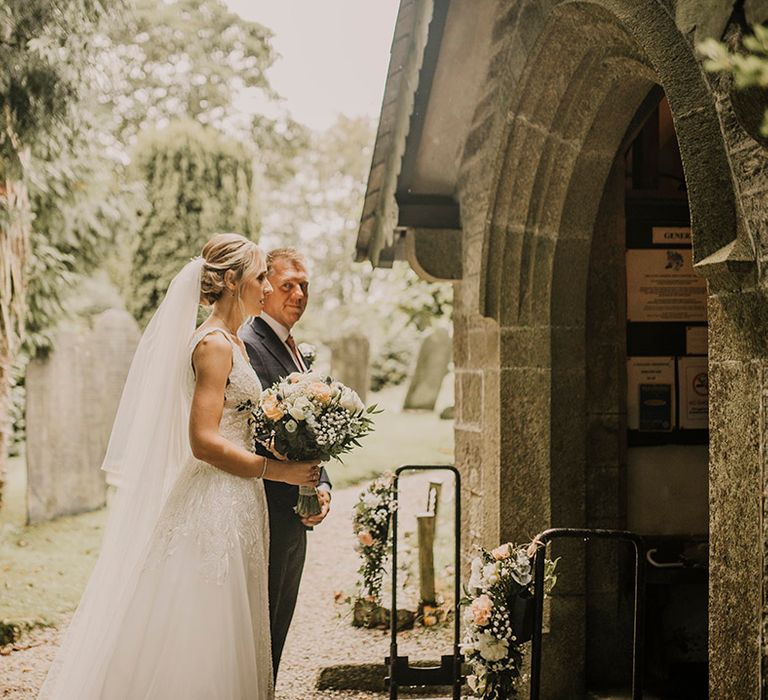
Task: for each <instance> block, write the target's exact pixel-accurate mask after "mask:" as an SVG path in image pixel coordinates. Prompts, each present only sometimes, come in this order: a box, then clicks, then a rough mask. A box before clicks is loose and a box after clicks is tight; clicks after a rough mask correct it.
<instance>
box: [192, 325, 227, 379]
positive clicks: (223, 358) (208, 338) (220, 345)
mask: <svg viewBox="0 0 768 700" xmlns="http://www.w3.org/2000/svg"><path fill="white" fill-rule="evenodd" d="M192 365H193V366H194V368H195V371H196V372H197V373H198V374H199V373H200V372H212V371H216V370H219V371H224V370H226V372H227V373H229V370H230V369H231V367H232V343H231V341H230V340H228V339H227V337H226V336H225V335H224V332H223V331H219V330H217V329H213V328H212V329H210V331H209V332H207V333H205V334H204V335H203V336H202V337H201V338H200V340H198V341H197V343H196V345H195V348H194V350H193V351H192Z"/></svg>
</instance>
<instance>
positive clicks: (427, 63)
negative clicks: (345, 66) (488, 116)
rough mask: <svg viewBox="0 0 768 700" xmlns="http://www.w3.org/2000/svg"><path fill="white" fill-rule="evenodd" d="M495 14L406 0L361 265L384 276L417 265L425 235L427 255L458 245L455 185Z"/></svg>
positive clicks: (484, 4)
mask: <svg viewBox="0 0 768 700" xmlns="http://www.w3.org/2000/svg"><path fill="white" fill-rule="evenodd" d="M494 6H495V2H494V0H472V1H471V2H467V1H466V0H402V2H401V4H400V10H399V12H398V16H397V21H396V24H395V32H394V38H393V41H392V48H391V51H390V65H389V71H388V73H387V82H386V85H385V90H384V99H383V103H382V108H381V116H380V119H379V128H378V131H377V134H376V143H375V147H374V152H373V159H372V163H371V169H370V173H369V177H368V186H367V189H366V195H365V202H364V206H363V212H362V216H361V221H360V226H359V229H358V237H357V246H356V260H358V261H362V260H365V259H368V260H370V261H371V262H372V264H373V265H374V266H377V267H391V265H392V262H393V261H394V260H396V259H401V260H402V259H409V260H411V257H412V255H411V254H409V252H408V250H409V249H410V250H411V251H413V249H414V247H415V244H413V242H412V243H411V245H407V244H406V239H407V237H408V235H409V234H411V235H412V236H413V235H415V233H417V232H418V231H428V234H427V238H428V240H429V246H430V247H432V246H434V245H435V243H436V242H437V243H438V244H439V242H440V241H444V242H445V243H446V244H449V242H450V245H455V244H456V242H457V241H459V244H460V237H459V236H457V235H455V234H456V233H457V232H459V231H460V229H461V217H460V212H459V205H458V202H457V200H456V197H455V193H456V182H457V177H458V170H459V164H460V161H461V156H462V152H463V148H464V142H465V140H466V136H467V134H468V132H469V130H470V126H471V122H472V117H473V114H474V109H475V105H476V102H477V99H478V93H479V90H480V86H481V84H482V82H483V80H482V79H483V77H484V71H485V68H486V65H487V61H488V58H489V53H490V45H491V28H492V24H493V22H492V19H493V10H494ZM441 231H442V232H447V233H448V235H445V236H441V235H440V233H439V232H441ZM422 247H423V246H422ZM449 257H451V256H450V255H449ZM455 258H456V256H455V255H454V256H453V259H454V261H455ZM411 262H412V264H413V261H412V260H411ZM459 262H460V261H459Z"/></svg>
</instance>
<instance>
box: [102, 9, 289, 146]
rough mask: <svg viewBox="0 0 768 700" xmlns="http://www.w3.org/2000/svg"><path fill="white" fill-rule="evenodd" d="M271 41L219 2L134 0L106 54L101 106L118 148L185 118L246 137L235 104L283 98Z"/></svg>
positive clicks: (246, 126) (248, 123) (247, 125)
mask: <svg viewBox="0 0 768 700" xmlns="http://www.w3.org/2000/svg"><path fill="white" fill-rule="evenodd" d="M271 38H272V33H271V31H270V30H269V29H267V28H266V27H264V26H262V25H260V24H258V23H256V22H248V21H246V20H244V19H242V18H241V17H240V16H239V15H237V14H234V13H232V12H230V11H229V10H228V9H227V7H226V5H225V4H224V3H223V2H222V1H221V0H172V1H168V2H166V1H165V0H133V2H132V3H131V7H130V10H129V11H128V12H127V13H125V16H124V20H123V21H122V22H118V23H115V24H114V25H113V26H112V28H111V30H110V31H109V32H108V35H107V37H106V40H105V46H104V48H103V56H104V63H105V64H106V65H108V66H109V71H110V74H109V80H108V81H106V83H105V89H104V90H103V95H102V98H101V101H102V103H103V105H104V107H105V110H104V117H105V119H108V120H110V123H111V131H112V133H114V134H115V137H116V139H117V142H118V143H119V144H122V145H128V144H131V143H132V142H133V141H135V139H136V137H137V136H138V135H139V134H140V133H141V132H142V131H144V130H146V129H148V128H155V127H162V126H164V125H166V124H168V122H170V121H171V120H174V119H182V118H188V119H192V120H195V121H198V122H201V123H202V124H207V125H212V126H221V125H226V130H227V131H228V132H229V133H237V134H238V135H240V136H247V135H248V133H249V132H250V130H251V128H252V126H253V125H252V119H249V118H248V116H247V114H244V113H243V110H242V105H241V104H236V103H237V102H238V99H239V98H240V97H242V96H244V95H250V96H251V97H252V98H254V99H255V100H258V101H259V102H260V103H261V104H264V103H267V104H274V103H276V102H277V99H278V98H277V95H276V94H275V92H274V91H273V90H272V88H271V87H270V85H269V82H268V80H267V77H266V71H267V70H268V69H269V67H270V66H271V65H272V64H273V62H274V60H275V57H276V56H275V53H274V51H273V49H272V46H271V44H270V40H271ZM259 122H260V123H262V124H263V123H264V118H261V119H260V120H259Z"/></svg>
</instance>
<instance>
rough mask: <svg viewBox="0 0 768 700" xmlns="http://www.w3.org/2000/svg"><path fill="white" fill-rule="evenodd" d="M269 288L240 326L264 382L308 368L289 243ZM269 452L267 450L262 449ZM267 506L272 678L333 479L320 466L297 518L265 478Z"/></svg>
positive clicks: (305, 282)
mask: <svg viewBox="0 0 768 700" xmlns="http://www.w3.org/2000/svg"><path fill="white" fill-rule="evenodd" d="M267 269H268V275H269V281H270V282H271V283H272V294H270V295H268V296H267V299H266V303H265V304H264V310H263V311H262V313H261V316H257V317H256V318H254V319H253V320H252V321H251V322H250V323H248V324H247V325H245V326H243V327H242V328H241V330H240V337H241V338H242V340H243V342H244V343H245V348H246V350H247V351H248V357H249V359H250V361H251V365H252V366H253V369H254V370H255V371H256V374H257V375H258V377H259V380H260V381H261V384H262V387H263V388H265V389H266V388H267V387H269V386H271V385H272V384H274V383H275V382H276V381H278V380H280V379H281V378H283V377H285V376H287V375H289V374H290V373H291V372H296V371H297V370H298V371H303V370H306V369H308V364H309V363H308V362H307V358H305V357H304V356H303V355H302V354H301V353H300V352H299V350H298V348H297V346H296V342H295V340H294V339H293V335H292V334H291V331H292V329H293V326H294V325H295V324H296V322H297V321H298V320H299V319H300V318H301V316H302V314H303V313H304V310H305V309H306V308H307V300H308V299H309V274H308V272H307V267H306V262H305V259H304V257H303V256H302V255H301V254H300V253H299V252H298V251H297V250H295V249H293V248H279V249H277V250H272V251H270V252H269V253H268V254H267ZM264 454H266V455H267V456H272V455H269V453H268V452H266V451H265V452H264ZM264 488H265V490H266V493H267V504H268V506H269V532H270V534H269V618H270V629H271V633H272V667H273V670H274V674H275V678H277V669H278V667H279V665H280V656H281V655H282V653H283V646H284V644H285V638H286V635H287V634H288V628H289V626H290V624H291V619H292V618H293V611H294V609H295V607H296V597H297V596H298V592H299V583H300V581H301V573H302V570H303V569H304V559H305V556H306V551H307V530H308V529H312V527H314V526H315V525H319V524H320V523H321V522H322V521H323V519H324V518H325V516H326V515H328V510H329V508H330V503H331V483H330V481H329V479H328V475H327V474H326V472H325V469H323V470H321V475H320V483H319V484H318V487H317V490H318V498H319V499H320V505H321V506H322V512H321V513H320V514H319V515H316V516H314V517H310V518H303V519H302V518H299V516H298V515H296V513H295V511H294V506H295V505H296V500H297V499H298V495H299V489H298V487H297V486H293V485H291V484H286V483H283V482H280V481H265V482H264Z"/></svg>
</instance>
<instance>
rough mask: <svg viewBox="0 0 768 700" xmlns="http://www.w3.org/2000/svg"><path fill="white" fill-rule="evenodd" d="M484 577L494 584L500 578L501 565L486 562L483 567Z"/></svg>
mask: <svg viewBox="0 0 768 700" xmlns="http://www.w3.org/2000/svg"><path fill="white" fill-rule="evenodd" d="M483 578H484V579H485V580H486V581H488V583H489V584H490V585H491V586H493V585H494V584H495V583H497V582H498V580H499V565H498V564H486V565H485V566H484V567H483Z"/></svg>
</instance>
